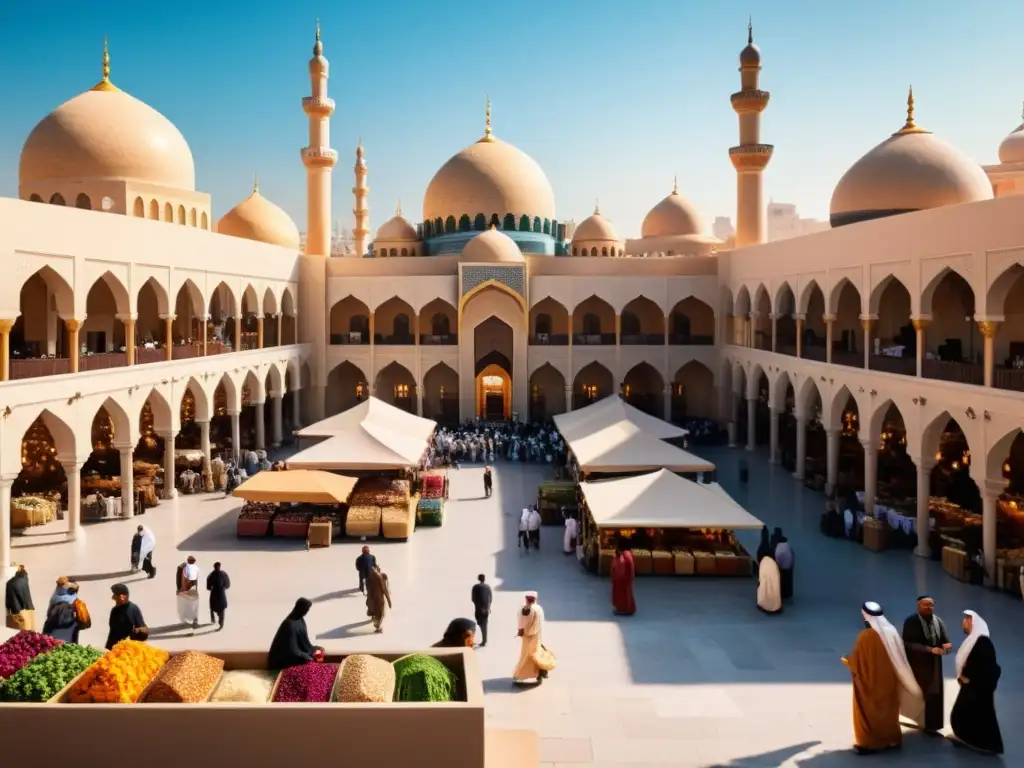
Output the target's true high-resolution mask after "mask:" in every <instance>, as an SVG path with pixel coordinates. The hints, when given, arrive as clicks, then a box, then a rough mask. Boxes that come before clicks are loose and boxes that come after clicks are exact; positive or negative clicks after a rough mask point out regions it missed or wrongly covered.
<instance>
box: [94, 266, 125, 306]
mask: <svg viewBox="0 0 1024 768" xmlns="http://www.w3.org/2000/svg"><path fill="white" fill-rule="evenodd" d="M104 286H105V287H106V289H107V291H109V293H110V295H111V296H112V297H113V300H114V309H115V312H114V313H110V314H115V313H116V314H119V315H127V314H129V313H130V312H131V299H130V297H129V296H128V289H127V288H126V287H125V285H124V283H122V282H121V280H120V278H118V277H117V276H116V275H114V273H113V272H111V271H110V270H107V271H106V272H104V273H103V274H101V275H100V276H99V277H97V278H96V279H95V280H94V281H93V282H92V285H90V286H89V290H88V291H87V292H86V295H85V305H86V310H85V311H86V314H87V315H89V314H98V315H102V314H106V313H104V312H102V311H95V312H93V311H90V309H89V301H90V299H93V298H98V295H97V294H94V293H93V291H95V290H96V289H97V288H100V290H103V287H104Z"/></svg>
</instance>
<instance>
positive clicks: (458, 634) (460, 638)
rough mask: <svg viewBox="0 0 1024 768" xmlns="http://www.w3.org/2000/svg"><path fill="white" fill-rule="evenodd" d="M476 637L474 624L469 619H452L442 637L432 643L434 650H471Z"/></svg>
mask: <svg viewBox="0 0 1024 768" xmlns="http://www.w3.org/2000/svg"><path fill="white" fill-rule="evenodd" d="M475 636H476V624H474V623H473V622H472V621H470V620H469V619H452V621H451V622H449V624H448V629H446V630H445V631H444V637H442V638H441V639H440V640H439V641H438V642H436V643H434V645H433V646H432V647H434V648H472V647H473V639H474V637H475Z"/></svg>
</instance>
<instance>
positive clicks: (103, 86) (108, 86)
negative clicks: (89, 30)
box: [92, 35, 117, 91]
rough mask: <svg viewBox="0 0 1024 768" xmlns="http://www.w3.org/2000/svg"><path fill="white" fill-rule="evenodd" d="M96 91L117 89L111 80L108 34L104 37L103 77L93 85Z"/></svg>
mask: <svg viewBox="0 0 1024 768" xmlns="http://www.w3.org/2000/svg"><path fill="white" fill-rule="evenodd" d="M92 89H93V90H94V91H116V90H117V86H115V85H114V84H113V83H112V82H110V47H109V46H108V44H107V38H106V35H104V37H103V79H102V80H100V81H99V82H98V83H96V85H94V86H93V87H92Z"/></svg>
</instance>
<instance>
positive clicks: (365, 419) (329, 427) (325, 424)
mask: <svg viewBox="0 0 1024 768" xmlns="http://www.w3.org/2000/svg"><path fill="white" fill-rule="evenodd" d="M436 427H437V422H435V421H431V420H430V419H424V418H422V417H420V416H415V415H413V414H411V413H407V412H406V411H403V410H402V409H401V408H395V406H393V405H388V404H387V403H385V402H384V401H383V400H378V399H377V398H376V397H370V398H367V399H366V400H364V401H363V402H361V403H359V405H355V406H353V407H351V408H349V409H348V410H347V411H342V412H341V413H338V414H335V415H334V416H330V417H328V418H326V419H323V420H322V421H318V422H317V423H316V424H311V425H309V426H308V427H303V428H302V429H300V430H298V431H297V432H296V433H295V434H296V435H298V436H299V437H334V436H335V435H342V434H346V435H347V434H350V433H352V432H353V431H355V430H357V429H363V430H366V431H369V432H370V433H371V434H372V433H373V430H374V429H375V428H379V429H387V430H391V431H393V432H396V433H397V434H399V435H404V436H406V437H409V438H413V439H416V440H418V441H419V442H420V443H421V444H425V443H426V442H427V440H428V439H429V437H430V436H431V435H432V434H433V433H434V429H435V428H436Z"/></svg>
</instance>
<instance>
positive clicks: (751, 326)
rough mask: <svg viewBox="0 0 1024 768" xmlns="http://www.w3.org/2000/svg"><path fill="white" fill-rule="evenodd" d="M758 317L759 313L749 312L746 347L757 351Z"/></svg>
mask: <svg viewBox="0 0 1024 768" xmlns="http://www.w3.org/2000/svg"><path fill="white" fill-rule="evenodd" d="M760 317H761V313H760V312H751V313H750V316H749V317H748V318H747V346H748V347H750V348H752V349H757V321H758V318H760Z"/></svg>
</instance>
